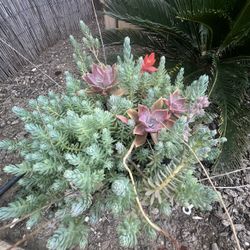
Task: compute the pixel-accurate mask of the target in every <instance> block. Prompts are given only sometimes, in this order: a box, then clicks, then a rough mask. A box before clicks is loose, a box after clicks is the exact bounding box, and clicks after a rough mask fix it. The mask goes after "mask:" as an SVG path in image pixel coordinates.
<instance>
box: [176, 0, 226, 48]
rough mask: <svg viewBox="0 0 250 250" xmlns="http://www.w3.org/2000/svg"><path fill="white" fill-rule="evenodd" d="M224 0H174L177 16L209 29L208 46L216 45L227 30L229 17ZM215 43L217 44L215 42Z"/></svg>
mask: <svg viewBox="0 0 250 250" xmlns="http://www.w3.org/2000/svg"><path fill="white" fill-rule="evenodd" d="M227 2H228V1H225V0H219V1H214V0H208V1H202V0H198V1H197V0H191V1H184V0H176V1H175V3H176V4H177V6H178V7H177V18H180V19H181V20H186V21H191V22H197V23H200V24H202V25H203V26H205V27H206V28H207V29H208V31H209V39H208V47H209V48H211V46H212V45H213V46H217V45H218V44H219V43H220V41H221V40H222V38H224V37H225V35H226V34H227V33H228V32H229V28H230V24H231V18H230V16H229V13H228V9H227V4H226V3H227ZM216 43H217V44H216Z"/></svg>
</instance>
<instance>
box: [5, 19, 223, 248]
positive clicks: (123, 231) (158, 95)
mask: <svg viewBox="0 0 250 250" xmlns="http://www.w3.org/2000/svg"><path fill="white" fill-rule="evenodd" d="M81 29H82V31H83V35H84V38H83V42H82V43H81V44H80V43H78V42H77V41H76V40H75V39H74V37H72V36H71V37H70V40H71V43H72V45H73V46H74V49H75V53H74V59H75V61H76V64H77V66H78V68H79V70H80V74H81V79H79V80H78V79H76V78H74V77H73V76H72V75H71V74H70V73H69V72H66V73H65V75H66V91H65V93H60V94H59V93H53V92H49V93H48V95H47V96H39V97H38V98H37V99H36V100H30V101H29V107H28V108H27V109H22V108H18V107H14V108H13V111H14V112H15V113H16V114H17V116H18V117H20V119H22V120H23V121H24V123H25V130H26V131H27V132H29V134H30V137H29V138H28V139H24V140H20V141H10V140H5V141H2V142H1V143H0V147H1V149H4V150H12V151H18V152H19V153H20V155H21V156H22V157H23V162H22V163H20V164H15V165H9V166H6V167H5V168H4V171H5V172H6V173H10V174H14V175H16V176H20V175H24V176H23V178H22V179H21V180H20V181H19V185H20V186H21V187H22V189H21V191H20V192H19V193H18V198H17V200H16V201H14V202H11V203H10V204H9V206H8V207H2V208H0V219H1V220H8V219H11V218H19V220H22V219H27V222H26V225H27V227H28V228H33V227H38V226H39V225H40V224H42V223H43V218H44V217H47V218H50V220H49V223H50V226H53V227H54V233H53V234H52V236H51V237H50V239H49V240H48V243H47V247H48V248H49V249H57V250H59V249H68V248H70V247H71V246H74V245H80V247H81V248H84V246H86V244H87V238H88V228H89V225H91V224H95V223H97V222H98V220H99V218H100V217H101V216H102V214H104V213H105V212H106V211H111V212H112V213H113V214H114V215H115V216H119V218H120V219H119V221H120V225H119V226H118V230H117V232H118V236H119V240H120V244H121V246H124V247H133V246H135V245H136V244H137V239H138V237H139V235H140V234H141V233H143V234H145V233H147V234H149V235H150V237H152V238H154V237H155V236H156V233H157V231H158V232H161V233H163V234H164V235H165V236H167V237H168V238H169V239H170V240H172V241H173V243H174V244H175V247H176V248H178V244H177V242H176V241H175V240H174V239H173V237H171V236H170V235H168V234H167V232H166V231H165V230H163V229H161V228H160V227H159V226H157V225H156V224H155V223H154V222H153V221H152V219H150V213H151V211H152V210H153V209H156V210H157V211H158V213H159V214H161V215H164V216H169V215H170V213H171V207H172V206H173V204H179V206H180V207H184V208H190V207H195V208H197V209H201V210H207V209H210V208H211V204H212V203H213V202H214V201H216V200H217V194H216V193H215V192H214V191H213V190H212V189H210V188H209V187H206V186H204V185H203V184H202V183H200V182H199V181H198V179H197V177H196V169H197V168H199V162H200V161H213V159H215V158H216V157H217V155H218V153H219V149H218V148H219V147H217V146H218V145H220V144H221V143H223V142H224V141H225V139H224V138H217V137H216V135H217V131H216V130H211V129H210V127H209V124H210V123H211V122H212V118H211V116H210V115H209V114H207V113H206V112H205V109H206V108H207V107H208V105H209V101H208V98H207V97H206V89H207V84H208V76H206V75H202V76H201V77H200V78H198V79H197V80H196V81H194V82H192V83H190V85H189V86H184V84H183V74H184V70H183V69H181V70H180V72H179V73H178V75H177V77H176V79H175V80H174V81H173V80H171V78H170V75H169V74H168V71H167V70H166V69H165V58H164V57H161V59H160V61H159V64H158V66H157V64H156V60H155V54H154V53H151V54H150V55H146V56H145V57H141V58H139V59H136V60H135V59H134V58H133V55H132V54H131V47H130V39H129V38H128V37H127V38H125V41H124V47H123V58H121V57H118V59H117V63H116V64H115V65H113V66H111V65H107V64H105V63H102V62H101V61H100V58H99V56H98V55H99V47H100V43H99V41H98V39H96V38H94V37H93V36H92V35H91V33H90V31H89V29H88V27H87V26H86V25H85V24H84V23H83V22H81ZM86 51H88V53H87V52H86Z"/></svg>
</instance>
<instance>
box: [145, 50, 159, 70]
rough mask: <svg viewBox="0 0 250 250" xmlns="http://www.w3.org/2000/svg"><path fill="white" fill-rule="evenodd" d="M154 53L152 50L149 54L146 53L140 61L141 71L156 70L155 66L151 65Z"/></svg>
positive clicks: (153, 60) (153, 61)
mask: <svg viewBox="0 0 250 250" xmlns="http://www.w3.org/2000/svg"><path fill="white" fill-rule="evenodd" d="M155 61H156V60H155V53H154V52H152V53H151V54H150V55H146V56H145V57H144V59H143V62H142V72H148V73H153V72H155V71H157V68H156V67H154V66H153V65H154V64H155Z"/></svg>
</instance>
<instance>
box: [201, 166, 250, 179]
mask: <svg viewBox="0 0 250 250" xmlns="http://www.w3.org/2000/svg"><path fill="white" fill-rule="evenodd" d="M248 169H250V167H246V168H241V169H237V170H234V171H231V172H227V173H225V174H218V175H213V176H210V179H214V178H217V177H221V176H226V175H229V174H234V173H238V172H241V171H244V170H248ZM205 180H208V178H203V179H200V180H199V181H205Z"/></svg>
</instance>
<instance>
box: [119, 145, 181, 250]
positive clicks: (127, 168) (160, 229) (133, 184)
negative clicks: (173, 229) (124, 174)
mask: <svg viewBox="0 0 250 250" xmlns="http://www.w3.org/2000/svg"><path fill="white" fill-rule="evenodd" d="M134 146H135V141H133V142H132V144H131V146H130V148H129V150H128V152H127V153H126V155H125V156H124V158H123V165H124V167H125V168H126V170H127V171H128V173H129V177H130V179H131V182H132V186H133V190H134V193H135V199H136V202H137V205H138V207H139V209H140V211H141V213H142V216H143V217H144V219H145V220H146V221H147V222H148V224H149V225H150V226H151V227H152V228H154V229H155V230H156V231H157V232H160V233H161V234H163V235H164V236H165V237H166V238H167V239H168V240H169V241H170V242H172V244H173V245H174V246H175V248H176V249H177V250H178V249H180V247H179V243H178V242H177V240H176V239H174V238H173V237H172V236H171V235H170V234H169V233H168V232H167V231H165V230H163V229H162V228H160V227H159V226H158V225H156V224H154V223H153V222H152V221H151V220H150V218H149V217H148V216H147V214H146V213H145V211H144V209H143V207H142V205H141V202H140V200H139V197H138V193H137V190H136V186H135V181H134V177H133V174H132V172H131V170H130V168H129V167H128V165H127V159H128V157H129V156H130V155H131V152H132V150H133V148H134Z"/></svg>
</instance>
